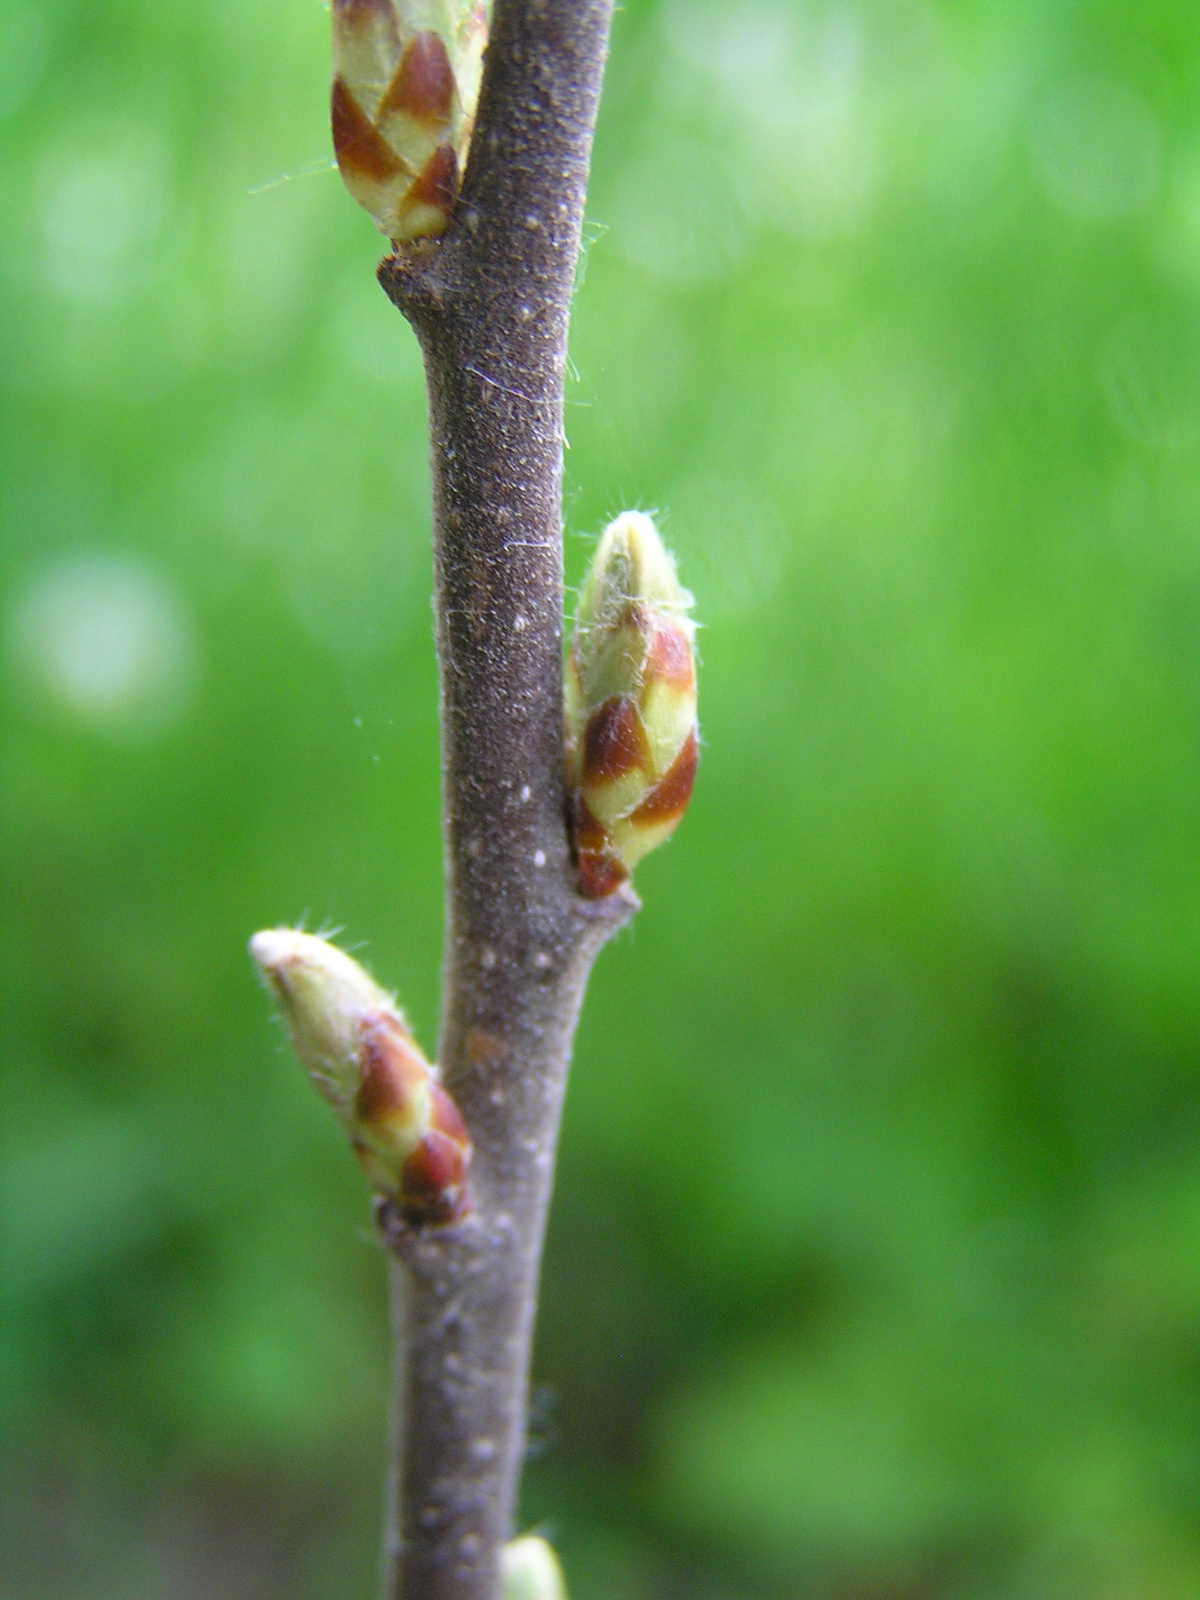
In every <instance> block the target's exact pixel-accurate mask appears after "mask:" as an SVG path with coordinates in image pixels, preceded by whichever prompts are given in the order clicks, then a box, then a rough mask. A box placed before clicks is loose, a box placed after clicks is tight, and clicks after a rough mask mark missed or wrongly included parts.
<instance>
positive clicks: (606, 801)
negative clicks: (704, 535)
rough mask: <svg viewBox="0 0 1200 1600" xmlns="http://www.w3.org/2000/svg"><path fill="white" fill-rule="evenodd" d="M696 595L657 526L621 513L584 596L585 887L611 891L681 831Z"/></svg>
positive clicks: (573, 709) (575, 804)
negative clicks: (685, 585)
mask: <svg viewBox="0 0 1200 1600" xmlns="http://www.w3.org/2000/svg"><path fill="white" fill-rule="evenodd" d="M691 605H692V597H691V595H690V594H689V593H688V592H687V590H686V589H684V588H683V587H682V585H681V584H680V582H679V579H678V576H677V575H676V572H675V562H674V560H673V559H672V557H671V555H670V553H669V552H668V550H667V549H666V547H665V545H664V544H663V542H662V540H661V538H660V537H659V534H658V529H657V528H656V527H655V525H654V520H653V518H651V517H650V516H648V515H647V514H646V513H645V512H643V511H625V512H622V513H621V515H620V516H619V517H617V518H616V519H615V521H613V522H611V523H610V524H609V526H608V527H607V528H606V529H605V531H604V533H603V535H602V536H601V539H600V543H599V544H598V545H597V547H596V553H595V555H594V556H593V558H592V563H591V566H590V568H589V569H588V573H587V576H586V578H585V579H584V582H583V586H582V588H581V590H580V595H579V606H578V609H577V611H576V614H575V631H574V635H573V637H572V640H571V647H570V652H569V655H568V659H567V671H566V685H565V697H564V698H565V706H566V722H567V760H568V774H567V777H568V790H569V797H570V813H571V828H572V835H573V841H574V846H575V855H576V861H577V863H578V868H579V888H580V892H581V893H583V894H584V895H587V896H589V897H591V898H599V897H601V896H603V895H606V894H611V893H612V891H613V890H614V889H616V888H617V887H618V885H619V884H621V883H623V882H624V881H625V879H626V878H627V877H628V876H629V874H630V872H632V870H633V868H634V866H635V865H636V864H637V862H639V861H640V860H641V859H642V857H643V856H644V855H646V854H647V853H648V852H649V851H651V850H653V849H654V848H655V846H656V845H659V844H662V842H663V841H664V840H665V839H666V838H668V837H669V836H670V834H671V833H673V832H674V830H675V828H676V826H677V825H678V823H679V820H680V818H681V817H682V816H683V813H684V811H685V810H686V808H687V803H688V800H689V799H690V797H691V793H692V784H693V781H694V779H695V775H696V761H697V756H698V748H699V746H698V734H697V726H696V659H695V631H696V629H695V623H694V622H693V621H692V619H691V616H690V610H691Z"/></svg>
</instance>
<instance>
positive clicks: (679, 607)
mask: <svg viewBox="0 0 1200 1600" xmlns="http://www.w3.org/2000/svg"><path fill="white" fill-rule="evenodd" d="M632 603H637V604H641V605H643V606H646V607H647V608H648V609H649V610H651V611H659V612H662V613H663V614H664V615H665V616H668V617H671V618H673V619H674V620H676V621H678V622H680V623H682V624H683V625H684V626H685V627H686V628H687V629H688V630H689V636H690V633H691V631H692V629H693V624H692V623H691V621H690V619H689V618H688V611H689V610H690V609H691V605H692V597H691V595H690V594H689V593H688V591H687V590H686V589H685V588H684V587H683V585H682V584H681V583H680V581H679V578H678V576H677V574H676V572H675V560H674V557H673V556H672V555H671V552H670V551H669V550H668V549H667V547H666V545H664V544H663V542H662V539H661V538H660V537H659V532H658V529H657V528H656V527H655V526H654V519H653V517H650V516H648V515H647V514H646V512H644V511H622V513H621V515H620V516H619V517H617V518H615V519H614V520H613V521H612V522H610V523H609V525H608V527H607V528H605V530H604V532H603V534H602V535H601V537H600V543H599V544H598V545H597V546H596V553H595V555H594V556H593V557H592V564H591V567H590V569H589V570H588V575H587V578H586V580H585V581H584V586H583V592H582V594H581V595H580V597H579V610H578V612H577V613H576V619H575V625H576V628H577V629H578V630H579V631H580V633H586V632H587V631H589V630H591V629H594V628H611V627H613V626H615V625H617V624H618V622H619V621H620V618H621V615H622V612H623V611H624V610H625V608H626V607H627V606H629V605H630V604H632Z"/></svg>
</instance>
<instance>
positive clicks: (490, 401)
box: [380, 0, 636, 1600]
mask: <svg viewBox="0 0 1200 1600" xmlns="http://www.w3.org/2000/svg"><path fill="white" fill-rule="evenodd" d="M610 10H611V0H496V4H495V12H494V18H493V30H492V40H491V44H490V46H489V49H488V56H487V62H486V70H485V77H484V85H483V92H482V96H481V100H480V106H479V115H478V121H477V125H476V132H475V137H474V140H473V143H472V147H471V155H470V160H469V163H468V168H467V173H466V177H465V182H464V188H463V193H462V197H461V199H460V202H459V207H458V210H457V213H456V215H455V219H454V222H453V225H452V227H451V230H450V232H449V233H448V234H447V235H446V236H445V238H444V239H443V240H442V241H441V243H440V244H439V245H438V246H436V247H434V248H433V249H432V250H429V251H428V252H427V253H424V254H421V255H419V256H417V257H415V258H410V259H401V258H397V257H390V258H389V259H388V260H387V261H385V262H384V263H383V264H382V266H381V268H380V280H381V282H382V283H383V286H384V288H385V289H386V290H387V292H388V294H389V295H390V296H391V297H392V299H393V300H394V301H395V302H396V304H397V305H398V306H399V307H400V309H401V310H402V311H403V312H404V314H405V315H406V316H407V317H408V318H409V320H410V321H411V322H412V324H413V326H414V327H415V329H416V331H417V335H418V337H419V339H420V341H421V346H422V350H423V352H424V357H425V370H426V379H427V386H428V393H429V413H430V431H431V441H432V459H433V501H434V508H433V509H434V543H435V568H436V612H437V642H438V655H439V660H440V667H441V717H442V741H443V814H444V821H445V852H446V955H445V972H444V983H445V987H444V994H443V1014H442V1030H441V1038H440V1042H439V1051H438V1060H439V1062H440V1064H441V1067H442V1071H443V1074H444V1080H445V1082H446V1085H447V1087H448V1088H449V1090H450V1092H451V1093H452V1094H453V1096H454V1098H455V1100H456V1101H457V1102H458V1105H459V1108H460V1109H461V1111H462V1113H463V1115H464V1117H465V1118H466V1121H467V1124H468V1127H469V1129H470V1132H471V1137H472V1141H473V1144H474V1148H475V1155H474V1164H473V1167H472V1189H473V1198H474V1210H473V1211H472V1213H471V1214H470V1215H469V1216H468V1217H467V1218H466V1219H465V1220H464V1221H463V1222H461V1223H458V1224H455V1225H452V1226H449V1227H443V1228H433V1229H425V1230H413V1229H409V1228H407V1227H406V1226H405V1225H404V1223H403V1222H402V1220H401V1219H400V1218H399V1217H398V1216H397V1215H396V1214H395V1213H394V1212H392V1211H389V1210H388V1208H387V1207H386V1206H385V1207H384V1208H383V1209H382V1212H381V1219H380V1220H381V1225H382V1227H383V1230H384V1234H385V1237H386V1238H387V1239H388V1242H389V1244H390V1246H391V1248H392V1251H393V1254H394V1256H395V1258H396V1263H397V1265H396V1267H395V1269H394V1272H393V1281H394V1293H395V1295H396V1296H397V1319H396V1320H397V1326H398V1328H399V1330H400V1332H401V1334H402V1338H401V1339H400V1340H399V1341H398V1342H399V1343H400V1344H401V1345H402V1349H401V1350H400V1352H399V1353H398V1358H397V1385H398V1389H399V1391H400V1394H399V1400H400V1404H399V1417H400V1423H401V1425H400V1426H399V1427H398V1430H397V1440H396V1455H397V1463H398V1471H399V1480H400V1481H399V1513H398V1526H397V1527H396V1528H395V1530H394V1536H393V1540H392V1549H391V1552H390V1557H389V1561H388V1572H387V1577H386V1580H385V1597H386V1600H496V1597H497V1593H498V1577H497V1560H498V1554H499V1548H500V1545H501V1544H502V1543H503V1541H504V1540H505V1539H507V1538H509V1537H510V1536H511V1532H512V1518H513V1512H514V1503H515V1497H516V1489H517V1483H518V1479H519V1475H520V1466H521V1459H522V1456H523V1450H524V1434H525V1404H526V1392H527V1382H528V1366H529V1347H530V1339H531V1335H532V1327H533V1313H534V1306H535V1301H536V1286H537V1276H538V1268H539V1263H540V1258H541V1249H542V1237H543V1232H544V1227H545V1216H546V1208H547V1204H548V1201H549V1194H550V1186H551V1181H552V1177H553V1166H554V1151H555V1145H556V1142H557V1136H558V1122H559V1114H560V1108H561V1104H562V1096H563V1089H564V1085H565V1081H566V1072H567V1064H568V1060H569V1055H570V1049H571V1041H572V1037H573V1034H574V1029H575V1023H576V1019H577V1017H578V1013H579V1007H580V1003H581V1001H582V997H583V990H584V986H585V984H586V981H587V975H588V971H589V969H590V966H591V963H592V961H593V959H594V957H595V955H596V953H597V951H598V950H599V948H600V946H601V945H602V943H603V942H604V940H605V938H607V937H608V936H609V934H611V933H612V932H613V931H614V930H615V929H616V928H617V927H619V926H620V925H621V924H622V923H623V922H624V921H625V920H626V919H627V918H628V916H629V915H630V914H631V912H632V910H633V909H635V907H636V901H635V900H634V899H633V897H632V896H631V895H628V894H621V895H617V896H613V897H611V898H610V899H609V900H606V901H587V900H583V899H581V898H580V897H579V896H578V894H577V893H576V889H575V882H574V872H573V869H572V863H571V858H570V850H569V843H568V837H567V830H566V824H565V808H564V797H563V729H562V523H561V481H562V401H563V377H564V373H565V370H566V339H567V320H568V313H569V308H570V298H571V291H572V285H573V282H574V275H575V267H576V261H577V257H578V251H579V239H580V230H581V226H582V219H583V204H584V193H585V187H586V181H587V170H588V162H589V158H590V153H591V140H592V130H593V126H594V121H595V114H596V106H597V101H598V98H599V91H600V82H601V77H602V73H603V65H604V58H605V53H606V48H607V35H608V25H609V18H610Z"/></svg>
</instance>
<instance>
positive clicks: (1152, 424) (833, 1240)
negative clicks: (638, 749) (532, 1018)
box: [0, 0, 1200, 1600]
mask: <svg viewBox="0 0 1200 1600" xmlns="http://www.w3.org/2000/svg"><path fill="white" fill-rule="evenodd" d="M327 27H328V21H327V17H326V15H325V13H324V11H323V8H322V6H321V4H320V3H319V0H203V3H201V4H193V5H187V6H185V5H183V4H182V3H179V0H154V3H150V0H86V3H85V0H0V150H2V158H0V241H2V242H0V417H2V419H3V420H2V424H0V428H2V435H0V522H2V526H3V549H2V561H3V567H2V577H3V589H2V593H0V628H2V634H0V648H2V655H0V662H2V676H0V707H2V711H0V715H2V717H3V740H4V759H3V764H2V767H0V795H2V812H0V816H2V820H3V837H4V848H3V853H2V857H0V871H2V874H3V879H2V882H0V915H2V924H0V925H2V927H3V950H2V956H3V959H2V961H0V986H2V988H0V1000H2V1006H0V1017H2V1019H3V1020H2V1023H0V1030H2V1031H0V1045H2V1056H0V1059H2V1071H3V1105H4V1115H3V1118H2V1119H0V1434H2V1436H3V1438H4V1441H5V1442H4V1448H3V1458H2V1462H0V1594H2V1595H3V1596H4V1600H34V1597H36V1600H47V1597H49V1600H107V1597H109V1596H111V1597H113V1600H116V1597H121V1600H143V1597H144V1600H180V1597H183V1596H188V1595H191V1594H193V1593H194V1594H203V1595H205V1596H206V1600H213V1597H215V1600H224V1597H226V1596H228V1597H230V1600H233V1597H238V1600H284V1597H286V1600H351V1597H353V1596H358V1595H369V1594H370V1593H371V1592H372V1586H373V1582H374V1578H373V1574H374V1570H375V1563H376V1548H375V1547H376V1533H377V1528H378V1521H379V1510H378V1499H379V1491H378V1476H379V1468H380V1462H381V1454H382V1431H383V1424H382V1409H383V1404H384V1391H385V1367H386V1355H387V1352H386V1336H385V1317H384V1304H383V1292H382V1276H383V1273H382V1265H381V1262H380V1259H379V1254H378V1251H377V1248H376V1246H375V1245H374V1243H373V1242H372V1239H371V1234H370V1229H369V1226H368V1222H369V1216H368V1207H367V1203H366V1197H365V1193H364V1190H363V1187H362V1184H361V1181H360V1179H359V1178H358V1176H357V1174H356V1172H355V1170H354V1168H353V1164H352V1163H351V1162H350V1161H349V1160H348V1159H347V1158H346V1155H345V1152H344V1150H343V1148H342V1147H341V1144H340V1136H339V1134H338V1132H337V1130H336V1128H335V1127H334V1125H333V1123H332V1121H331V1119H330V1118H329V1117H328V1115H327V1113H326V1112H325V1110H324V1108H323V1107H322V1106H321V1105H320V1104H319V1103H318V1102H317V1100H316V1097H315V1096H313V1095H312V1094H311V1091H310V1090H309V1089H308V1087H307V1085H306V1084H305V1083H304V1081H303V1078H302V1075H301V1074H300V1072H299V1069H298V1068H297V1067H296V1066H295V1064H294V1062H292V1060H291V1059H290V1058H289V1057H288V1055H287V1054H286V1052H285V1051H284V1049H283V1046H282V1042H281V1037H280V1034H279V1031H278V1029H277V1027H276V1026H275V1025H274V1024H273V1023H272V1021H271V1019H270V1017H269V1014H268V1006H267V1004H266V1001H265V997H264V996H263V995H262V994H261V993H260V992H259V991H258V989H257V988H256V985H255V982H254V979H253V975H252V972H251V970H250V966H249V963H248V961H247V959H246V956H245V942H246V938H247V936H248V935H249V934H250V933H251V932H252V931H253V930H254V929H255V928H256V927H259V926H262V925H264V924H271V923H276V922H280V921H284V920H295V919H299V918H300V917H301V916H306V917H307V919H308V923H309V925H310V926H314V925H319V924H321V923H327V924H332V925H338V926H342V927H344V928H345V930H346V938H347V939H348V940H349V941H351V942H352V943H354V944H359V943H362V944H365V948H366V952H367V956H368V958H369V960H370V962H371V964H372V966H373V968H374V970H375V972H376V974H377V975H378V976H379V977H380V979H381V980H383V981H384V982H386V983H388V984H390V985H394V986H395V987H396V988H397V989H398V990H399V992H400V994H401V995H402V997H403V999H404V1001H405V1003H406V1005H407V1007H408V1008H409V1010H410V1012H411V1013H412V1015H413V1017H414V1019H415V1021H416V1022H417V1024H418V1026H419V1029H420V1031H421V1033H422V1035H423V1037H424V1038H425V1039H426V1040H427V1041H429V1042H432V1034H433V1027H434V1020H435V1017H436V1012H437V989H438V961H439V938H440V917H441V905H440V894H441V891H440V868H439V845H438V820H437V746H436V739H437V729H436V720H435V696H436V673H435V663H434V659H433V651H432V645H431V636H430V635H431V630H430V612H429V599H428V594H429V552H428V531H429V530H428V508H427V483H428V471H427V466H426V446H425V438H424V420H423V395H422V385H421V373H420V366H419V361H418V357H417V352H416V347H415V343H414V341H413V339H412V336H411V334H410V333H409V331H408V330H407V328H406V327H405V326H404V324H403V323H402V322H401V320H400V319H399V318H398V317H397V316H396V314H395V312H394V311H393V310H392V309H391V307H390V306H389V305H388V304H387V302H386V301H385V300H384V298H383V296H382V295H381V294H380V293H379V291H378V289H377V288H376V287H375V284H374V282H373V277H372V269H373V265H374V263H375V261H376V259H377V257H378V255H379V253H380V241H379V240H378V239H377V237H376V236H375V235H374V233H373V230H372V228H371V225H370V222H369V220H368V219H367V218H366V216H365V215H364V214H362V213H360V212H359V211H358V210H357V209H356V208H355V207H354V205H353V204H352V202H351V201H350V200H349V198H348V197H347V196H346V194H345V193H344V192H343V190H342V189H341V186H340V184H339V183H338V180H337V178H336V176H335V175H334V174H333V173H332V172H331V171H329V170H328V168H327V164H325V162H324V152H325V149H326V138H327V134H326V129H325V111H324V97H325V79H326V74H327V64H326V49H327V42H326V33H327ZM589 218H590V221H589V228H588V238H589V246H588V250H587V255H586V261H585V271H584V273H583V275H582V281H581V287H580V290H579V293H578V296H577V302H576V315H575V324H574V332H573V339H572V353H573V360H574V366H575V371H576V376H575V377H574V378H573V381H572V383H571V386H570V401H571V405H570V409H569V412H568V432H569V434H570V445H571V448H570V452H569V455H568V459H567V467H568V492H567V507H566V511H567V523H568V529H569V540H568V566H569V573H570V576H571V577H572V578H578V576H579V574H580V572H581V570H582V567H583V563H584V561H585V559H586V555H587V551H588V548H589V539H590V538H591V537H593V536H594V535H595V533H596V532H597V531H598V530H599V528H600V527H601V526H602V525H603V522H604V520H605V518H606V517H607V516H608V515H610V514H611V513H613V512H615V511H617V510H619V509H621V508H622V507H624V506H627V505H632V504H636V505H640V506H643V507H647V508H655V509H658V510H660V511H661V513H662V522H663V525H664V527H665V529H666V531H667V534H668V537H669V539H670V541H671V543H672V544H673V546H674V548H675V550H676V551H677V554H678V557H679V562H680V569H681V573H682V575H683V577H684V580H685V581H686V582H687V583H688V584H689V586H690V587H691V588H693V589H694V590H695V592H696V595H697V602H698V614H699V616H700V619H701V621H702V622H703V624H704V629H703V633H702V636H701V639H702V651H703V675H702V698H701V706H702V723H703V730H704V739H705V749H704V759H703V764H702V768H701V773H700V779H699V783H698V787H697V791H696V797H695V801H694V803H693V806H692V810H691V812H690V813H689V816H688V818H687V821H686V823H685V825H684V826H683V827H682V828H681V830H680V832H679V834H678V835H677V837H676V839H675V841H674V842H673V843H672V844H671V846H670V847H669V848H668V849H666V850H664V851H661V852H660V853H659V854H657V855H656V856H654V857H653V858H652V859H651V860H649V861H648V862H647V863H646V864H645V866H644V867H643V868H642V869H640V871H639V874H638V878H639V889H640V891H641V892H642V895H643V898H644V900H645V902H646V908H645V911H644V912H643V914H642V915H641V917H640V918H639V919H638V922H637V925H636V927H635V928H634V929H633V930H632V931H631V932H630V933H628V934H627V935H625V936H624V937H623V939H622V940H621V941H620V942H619V944H618V945H617V946H616V947H614V948H612V949H610V950H609V951H607V952H606V953H605V955H604V957H603V959H602V961H601V963H600V966H599V968H598V970H597V974H596V978H595V981H594V983H593V986H592V991H591V995H590V997H589V1001H588V1006H587V1010H586V1013H585V1017H584V1022H583V1026H582V1030H581V1035H580V1043H579V1051H578V1057H577V1064H576V1071H575V1075H574V1079H573V1083H572V1091H571V1097H570V1102H569V1106H568V1115H567V1125H566V1129H565V1134H564V1141H563V1151H562V1165H561V1176H560V1183H559V1192H558V1196H557V1200H556V1209H555V1215H554V1222H553V1227H552V1233H551V1239H550V1245H549V1261H548V1272H547V1283H546V1289H545V1295H544V1303H543V1313H542V1321H541V1331H540V1340H539V1348H538V1356H537V1373H536V1378H537V1383H538V1389H537V1393H536V1396H535V1406H534V1427H533V1436H534V1454H535V1459H534V1460H533V1462H532V1463H531V1467H530V1471H529V1474H528V1478H527V1484H526V1496H525V1513H524V1515H525V1521H526V1523H527V1524H528V1525H536V1526H539V1527H542V1528H545V1529H547V1530H548V1531H549V1532H550V1533H551V1534H552V1536H553V1537H554V1538H555V1540H556V1542H557V1544H558V1545H559V1547H560V1548H561V1550H562V1551H563V1555H564V1560H565V1563H566V1566H567V1570H568V1575H569V1578H570V1580H571V1586H572V1600H659V1597H662V1600H682V1597H684V1596H686V1597H688V1600H793V1597H794V1600H884V1597H886V1600H1184V1597H1192V1596H1194V1595H1195V1594H1197V1593H1198V1592H1200V850H1198V848H1197V844H1198V841H1200V12H1198V11H1197V9H1196V7H1195V5H1194V4H1193V3H1186V4H1185V3H1183V0H1175V3H1167V0H1146V3H1145V4H1141V5H1137V6H1134V5H1129V4H1125V5H1118V4H1116V3H1113V0H1108V3H1103V0H1093V3H1086V4H1071V5H1068V4H1065V3H1057V4H1042V5H1033V4H1028V3H1027V4H1024V5H1021V4H1016V5H1014V4H1001V3H1000V0H973V3H972V0H959V3H954V4H952V3H950V0H942V3H936V0H811V3H801V0H670V3H668V0H663V3H661V4H655V3H652V0H633V3H630V4H628V5H627V6H626V7H625V8H624V9H623V10H622V11H621V12H620V13H619V15H618V18H617V26H616V32H615V37H614V49H613V58H612V65H611V72H610V78H609V84H608V89H607V95H606V100H605V106H604V113H603V118H602V124H601V129H600V134H599V140H598V146H597V153H596V166H595V173H594V181H593V186H592V194H591V200H590V204H589Z"/></svg>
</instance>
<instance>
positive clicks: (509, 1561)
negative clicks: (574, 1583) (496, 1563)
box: [500, 1534, 567, 1600]
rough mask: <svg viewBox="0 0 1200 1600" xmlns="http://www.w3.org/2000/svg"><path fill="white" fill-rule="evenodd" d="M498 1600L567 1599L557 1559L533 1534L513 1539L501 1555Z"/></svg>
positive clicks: (547, 1546)
mask: <svg viewBox="0 0 1200 1600" xmlns="http://www.w3.org/2000/svg"><path fill="white" fill-rule="evenodd" d="M500 1594H501V1600H567V1586H566V1584H565V1582H564V1581H563V1575H562V1568H561V1567H560V1566H559V1564H558V1557H557V1556H556V1555H555V1554H554V1551H553V1550H552V1549H551V1548H550V1546H549V1545H548V1544H547V1543H546V1541H545V1539H539V1538H537V1537H536V1536H535V1535H534V1534H527V1535H526V1536H525V1537H524V1538H523V1539H514V1540H513V1541H512V1543H511V1544H506V1545H505V1547H504V1549H503V1550H502V1551H501V1554H500Z"/></svg>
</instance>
